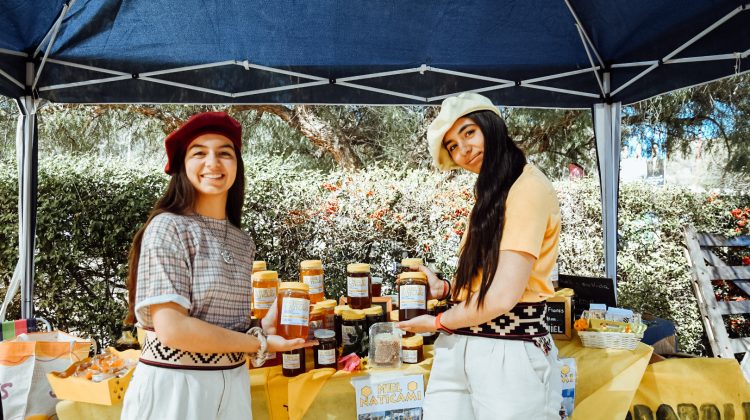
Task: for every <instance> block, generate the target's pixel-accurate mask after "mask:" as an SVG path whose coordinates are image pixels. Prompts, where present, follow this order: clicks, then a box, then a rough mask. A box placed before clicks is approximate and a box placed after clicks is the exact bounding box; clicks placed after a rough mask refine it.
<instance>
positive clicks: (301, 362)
mask: <svg viewBox="0 0 750 420" xmlns="http://www.w3.org/2000/svg"><path fill="white" fill-rule="evenodd" d="M281 357H282V360H281V373H283V374H284V376H286V377H288V378H291V377H294V376H297V375H301V374H303V373H305V349H304V348H301V349H297V350H291V351H285V352H284V353H283V354H282V355H281Z"/></svg>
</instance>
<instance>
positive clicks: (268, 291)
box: [253, 287, 276, 309]
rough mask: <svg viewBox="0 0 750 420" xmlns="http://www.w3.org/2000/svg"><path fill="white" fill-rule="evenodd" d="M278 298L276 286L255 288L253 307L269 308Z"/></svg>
mask: <svg viewBox="0 0 750 420" xmlns="http://www.w3.org/2000/svg"><path fill="white" fill-rule="evenodd" d="M274 299H276V288H275V287H256V288H255V289H253V307H254V308H256V309H268V308H270V307H271V305H273V301H274Z"/></svg>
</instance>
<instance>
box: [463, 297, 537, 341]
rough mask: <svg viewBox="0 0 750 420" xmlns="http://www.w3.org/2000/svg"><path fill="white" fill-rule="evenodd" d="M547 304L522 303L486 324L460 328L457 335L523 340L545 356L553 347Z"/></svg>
mask: <svg viewBox="0 0 750 420" xmlns="http://www.w3.org/2000/svg"><path fill="white" fill-rule="evenodd" d="M546 315H547V304H546V302H533V303H532V302H521V303H518V304H517V305H516V306H514V307H513V309H511V310H510V311H508V312H507V313H504V314H502V315H500V316H498V317H497V318H495V319H493V320H491V321H489V322H486V323H484V324H480V325H475V326H473V327H466V328H459V329H457V330H454V331H453V332H454V333H455V334H459V335H470V336H476V337H487V338H496V339H501V340H522V341H529V342H532V343H534V344H535V345H536V346H537V347H539V348H540V349H541V350H542V351H543V352H544V354H547V353H548V352H549V350H550V347H551V341H550V340H551V339H550V338H549V337H550V336H549V329H548V328H547V322H546V321H545V316H546Z"/></svg>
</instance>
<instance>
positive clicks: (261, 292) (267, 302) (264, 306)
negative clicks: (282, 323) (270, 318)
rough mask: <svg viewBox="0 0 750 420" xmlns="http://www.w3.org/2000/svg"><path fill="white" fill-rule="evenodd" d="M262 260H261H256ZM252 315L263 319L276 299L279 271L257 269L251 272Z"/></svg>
mask: <svg viewBox="0 0 750 420" xmlns="http://www.w3.org/2000/svg"><path fill="white" fill-rule="evenodd" d="M256 262H262V261H256ZM252 280H253V291H252V295H253V311H252V313H253V316H254V317H255V318H257V319H258V320H261V319H263V317H264V316H266V314H267V313H268V310H269V309H270V308H271V305H273V301H274V300H275V299H276V295H277V293H278V287H279V273H277V272H275V271H258V272H256V273H253V275H252Z"/></svg>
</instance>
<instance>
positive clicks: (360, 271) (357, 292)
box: [346, 263, 372, 309]
mask: <svg viewBox="0 0 750 420" xmlns="http://www.w3.org/2000/svg"><path fill="white" fill-rule="evenodd" d="M371 283H372V278H371V276H370V264H361V263H356V264H349V265H348V266H347V267H346V299H347V304H348V305H349V306H350V307H351V308H352V309H367V308H369V307H370V306H372V290H371V287H372V286H371Z"/></svg>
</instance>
